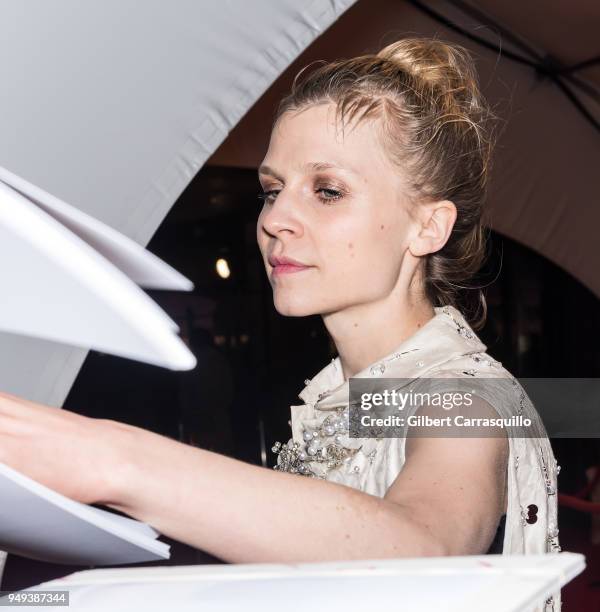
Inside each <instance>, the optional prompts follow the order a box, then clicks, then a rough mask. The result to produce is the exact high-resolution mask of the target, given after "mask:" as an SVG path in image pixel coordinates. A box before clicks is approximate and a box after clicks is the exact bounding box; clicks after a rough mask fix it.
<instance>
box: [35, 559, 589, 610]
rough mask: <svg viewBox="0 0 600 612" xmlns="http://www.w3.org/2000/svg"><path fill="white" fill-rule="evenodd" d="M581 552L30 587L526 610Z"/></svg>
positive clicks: (240, 569)
mask: <svg viewBox="0 0 600 612" xmlns="http://www.w3.org/2000/svg"><path fill="white" fill-rule="evenodd" d="M584 568H585V560H584V557H583V555H580V554H574V553H559V554H547V555H481V556H465V557H437V558H418V559H379V560H378V559H375V560H367V561H341V562H328V563H296V564H260V563H256V564H239V565H203V566H183V567H178V566H170V567H140V568H123V569H110V568H108V569H95V570H86V571H82V572H76V573H74V574H71V575H70V576H66V577H64V578H59V579H57V580H52V581H49V582H45V583H43V584H40V585H38V586H36V587H33V588H32V589H31V588H30V589H28V590H38V589H39V590H58V591H61V590H68V592H69V610H71V611H72V612H75V611H80V610H81V611H83V610H86V611H87V612H96V611H97V612H104V611H105V610H111V612H121V611H123V612H125V611H127V612H128V611H129V610H131V609H137V608H139V607H140V602H144V603H143V609H144V611H145V612H171V611H172V610H177V611H178V612H187V611H189V612H192V611H193V612H196V611H197V610H219V611H220V612H238V611H239V610H244V611H245V612H254V611H256V612H261V611H263V610H265V608H281V609H282V610H286V612H306V610H309V609H314V610H344V612H365V611H366V610H381V611H383V612H385V611H388V610H411V611H412V610H418V611H419V612H439V611H440V610H444V611H445V612H481V610H482V609H484V610H485V611H486V612H530V611H531V609H532V608H533V607H534V606H535V605H539V604H540V603H541V602H543V601H544V600H545V599H546V598H547V597H549V596H550V595H551V594H552V593H554V592H556V591H558V590H559V589H560V588H561V587H562V586H564V585H565V584H566V583H568V582H569V581H570V580H571V579H572V578H573V577H574V576H576V575H577V574H579V573H580V572H581V571H583V569H584Z"/></svg>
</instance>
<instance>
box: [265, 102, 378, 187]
mask: <svg viewBox="0 0 600 612" xmlns="http://www.w3.org/2000/svg"><path fill="white" fill-rule="evenodd" d="M335 111H336V107H335V105H333V104H320V105H318V106H311V107H308V108H306V109H303V110H302V111H300V112H288V113H285V114H284V115H283V116H282V117H281V118H280V119H279V121H278V123H277V124H276V125H275V127H274V129H273V131H272V133H271V140H270V142H269V149H268V151H267V154H266V156H265V159H264V160H263V163H262V164H261V168H263V169H264V166H267V167H268V168H269V169H279V170H284V169H286V170H287V169H290V170H291V169H294V170H297V171H299V172H306V171H310V170H314V171H318V170H325V169H327V165H330V166H336V167H341V168H342V169H346V170H348V171H349V172H351V173H353V174H356V175H362V176H368V175H369V174H372V173H373V172H378V171H382V170H383V167H384V166H387V167H388V168H389V166H390V165H389V161H388V160H387V158H386V157H385V155H384V152H383V149H382V146H381V144H380V141H379V138H378V131H377V129H376V126H375V124H374V122H373V121H371V120H365V121H362V122H360V123H356V122H353V123H352V124H351V125H345V126H342V122H341V119H339V118H338V119H337V120H336V113H335ZM314 160H319V162H320V163H319V164H315V163H314ZM284 167H285V168H284Z"/></svg>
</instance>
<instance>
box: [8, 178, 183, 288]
mask: <svg viewBox="0 0 600 612" xmlns="http://www.w3.org/2000/svg"><path fill="white" fill-rule="evenodd" d="M0 181H2V182H3V183H5V184H6V185H8V186H9V187H12V188H13V189H14V190H15V191H18V192H19V193H20V194H21V195H23V196H25V197H26V198H27V199H29V200H30V201H31V202H32V203H33V204H35V205H36V206H39V207H40V208H42V209H43V210H44V211H45V212H47V213H48V214H49V215H50V216H51V217H53V218H54V219H56V220H57V221H59V222H60V223H62V224H63V225H64V226H65V227H67V228H69V229H70V230H71V231H72V232H73V233H74V234H76V235H77V236H79V238H81V239H82V240H84V241H85V242H87V243H88V244H89V245H90V246H91V247H93V248H94V249H95V250H96V251H98V253H100V254H101V255H103V256H104V257H105V258H106V259H108V261H110V262H111V263H112V264H114V265H115V266H116V267H117V268H119V269H120V270H121V272H123V273H124V274H126V275H127V276H128V277H129V278H130V279H131V280H132V281H134V282H135V283H136V284H138V285H140V287H146V288H149V289H171V290H179V291H191V290H192V289H193V288H194V285H193V283H192V282H191V281H190V280H189V279H187V278H186V277H185V276H183V275H182V274H180V273H179V272H177V270H175V269H174V268H172V267H171V266H169V265H168V264H167V263H165V262H164V261H162V259H159V258H158V257H156V256H155V255H153V254H152V253H150V252H149V251H147V250H146V249H145V248H144V247H142V246H141V245H139V244H138V243H137V242H135V241H134V240H131V238H128V237H127V236H125V235H123V234H121V233H120V232H118V231H116V230H115V229H113V228H112V227H110V226H108V225H106V224H105V223H102V222H101V221H98V219H95V218H94V217H92V216H91V215H88V214H87V213H84V212H83V211H81V210H79V209H78V208H75V207H74V206H70V205H69V204H67V203H66V202H63V201H62V200H59V199H58V198H57V197H55V196H53V195H52V194H50V193H48V192H47V191H44V190H43V189H40V188H39V187H37V186H36V185H33V184H31V183H29V182H28V181H26V180H25V179H24V178H22V177H20V176H17V175H16V174H13V173H12V172H10V171H9V170H7V169H6V168H2V167H0Z"/></svg>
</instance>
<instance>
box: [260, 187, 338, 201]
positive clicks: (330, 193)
mask: <svg viewBox="0 0 600 612" xmlns="http://www.w3.org/2000/svg"><path fill="white" fill-rule="evenodd" d="M320 192H324V193H325V194H326V197H322V196H319V200H321V202H323V203H325V204H328V203H330V202H334V201H336V200H339V199H340V198H342V197H343V196H344V194H343V193H342V192H341V191H338V190H337V189H329V188H326V187H321V188H319V189H315V193H320ZM278 193H279V191H278V190H277V189H271V190H269V191H265V192H264V193H259V194H258V199H259V200H263V201H264V202H266V203H271V202H273V201H274V199H275V198H276V197H277V194H278Z"/></svg>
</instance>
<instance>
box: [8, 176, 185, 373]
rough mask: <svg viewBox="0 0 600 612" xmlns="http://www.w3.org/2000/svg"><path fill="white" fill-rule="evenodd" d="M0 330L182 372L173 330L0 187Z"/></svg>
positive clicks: (101, 262)
mask: <svg viewBox="0 0 600 612" xmlns="http://www.w3.org/2000/svg"><path fill="white" fill-rule="evenodd" d="M0 282H1V283H2V289H3V290H2V301H1V303H0V329H1V330H4V331H7V332H11V333H18V334H23V335H27V336H35V337H40V338H45V339H48V340H54V341H56V342H61V343H64V344H72V345H75V346H82V347H84V348H93V349H96V350H99V351H102V352H106V353H112V354H115V355H120V356H123V357H128V358H130V359H136V360H139V361H144V362H147V363H152V364H155V365H159V366H163V367H167V368H170V369H172V370H189V369H192V368H193V367H194V366H195V365H196V359H195V357H194V355H193V354H192V353H191V351H190V350H189V349H188V348H187V347H186V345H185V344H184V343H183V342H182V340H181V339H180V338H179V337H178V336H177V335H176V334H175V333H174V327H176V326H175V323H174V322H173V321H172V320H171V319H170V318H169V317H168V316H167V315H166V314H165V313H164V312H163V310H162V309H161V308H159V306H158V305H157V304H155V303H154V301H153V300H151V299H150V298H149V297H148V296H147V295H146V294H145V293H144V292H143V291H142V290H141V289H140V288H139V287H138V286H137V285H136V284H135V283H133V282H132V281H131V280H130V279H129V278H128V277H127V276H126V275H125V274H124V273H123V272H121V270H119V268H117V267H116V266H115V265H113V264H112V263H111V262H110V261H108V260H107V259H106V258H105V257H104V256H103V255H101V254H100V253H98V252H97V251H96V250H95V249H94V248H92V247H91V246H90V245H89V244H88V243H87V242H85V241H84V240H82V239H81V238H80V237H79V236H77V235H76V234H74V233H73V232H72V231H71V230H70V229H68V228H67V227H65V226H64V225H63V224H62V223H60V222H59V221H57V220H56V219H55V218H53V217H52V216H51V215H49V214H48V213H46V212H45V211H44V210H43V209H42V208H40V207H39V206H37V205H35V204H33V203H32V202H31V201H30V200H29V199H27V198H26V197H25V196H24V195H22V194H21V193H19V192H18V191H15V190H14V189H13V188H12V187H9V186H8V185H6V184H5V183H4V182H1V181H0Z"/></svg>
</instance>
